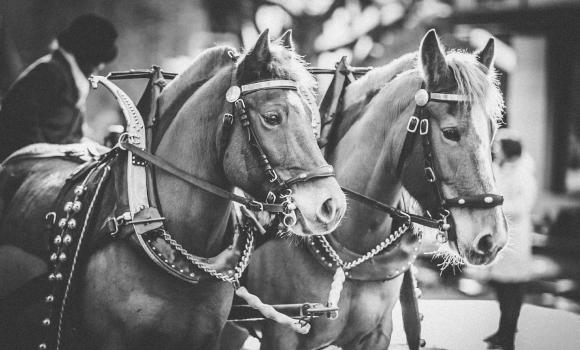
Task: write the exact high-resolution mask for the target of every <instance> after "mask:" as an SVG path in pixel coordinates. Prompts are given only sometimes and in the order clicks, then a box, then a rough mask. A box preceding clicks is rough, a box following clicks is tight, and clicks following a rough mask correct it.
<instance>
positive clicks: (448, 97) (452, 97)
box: [429, 92, 469, 102]
mask: <svg viewBox="0 0 580 350" xmlns="http://www.w3.org/2000/svg"><path fill="white" fill-rule="evenodd" d="M429 95H430V97H431V100H436V101H451V102H467V101H469V97H468V96H466V95H457V94H441V93H438V92H432V93H430V94H429Z"/></svg>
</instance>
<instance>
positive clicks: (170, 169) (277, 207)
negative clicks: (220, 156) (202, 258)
mask: <svg viewBox="0 0 580 350" xmlns="http://www.w3.org/2000/svg"><path fill="white" fill-rule="evenodd" d="M122 147H123V148H125V149H127V150H128V151H130V152H132V153H133V154H135V155H137V156H138V157H140V158H142V159H144V160H146V161H147V162H149V163H151V164H152V165H155V166H156V167H158V168H160V169H162V170H164V171H166V172H167V173H169V174H171V175H173V176H175V177H177V178H179V179H181V180H183V181H185V182H187V183H189V184H191V185H194V186H196V187H199V188H201V189H202V190H204V191H207V192H209V193H213V194H215V195H216V196H218V197H221V198H225V199H228V200H231V201H234V202H237V203H240V204H242V205H245V206H247V207H248V208H250V209H251V210H254V211H269V212H272V213H284V212H285V211H286V208H285V207H284V206H283V205H281V204H269V203H262V202H258V201H255V200H252V199H249V198H246V197H242V196H238V195H237V194H234V193H231V192H229V191H226V190H224V189H223V188H221V187H219V186H217V185H214V184H212V183H210V182H208V181H205V180H202V179H199V178H197V177H195V176H193V175H191V174H189V173H187V172H186V171H184V170H181V169H179V168H177V167H176V166H174V165H173V164H171V163H169V162H167V161H165V160H164V159H162V158H160V157H158V156H156V155H154V154H151V153H148V152H146V151H144V150H142V149H140V148H138V147H135V146H134V145H132V144H130V143H127V142H125V143H123V144H122Z"/></svg>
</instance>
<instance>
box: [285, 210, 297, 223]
mask: <svg viewBox="0 0 580 350" xmlns="http://www.w3.org/2000/svg"><path fill="white" fill-rule="evenodd" d="M282 222H283V223H284V226H286V227H292V226H294V225H296V222H297V219H296V214H295V213H294V212H293V211H292V212H291V213H289V214H284V218H283V219H282Z"/></svg>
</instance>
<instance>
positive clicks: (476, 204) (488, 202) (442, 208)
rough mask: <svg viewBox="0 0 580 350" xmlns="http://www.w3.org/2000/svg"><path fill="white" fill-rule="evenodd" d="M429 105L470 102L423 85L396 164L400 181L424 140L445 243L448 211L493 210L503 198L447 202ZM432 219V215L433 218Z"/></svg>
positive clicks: (488, 196) (464, 198) (427, 171)
mask: <svg viewBox="0 0 580 350" xmlns="http://www.w3.org/2000/svg"><path fill="white" fill-rule="evenodd" d="M429 101H437V102H446V103H457V102H468V101H469V98H468V96H465V95H458V94H443V93H436V92H428V91H427V90H426V89H425V83H424V82H423V83H422V84H421V89H420V90H419V91H417V93H415V104H416V107H415V111H414V113H413V115H412V116H411V118H409V122H408V123H407V135H406V137H405V141H404V143H403V149H402V151H401V155H400V156H399V162H398V164H397V176H398V177H399V178H400V177H401V174H402V171H403V166H404V165H405V162H406V160H407V158H408V156H409V155H410V154H411V152H412V150H413V146H414V145H415V138H416V136H417V134H419V136H420V137H421V140H422V144H423V158H424V162H425V166H424V169H425V180H426V181H427V182H428V183H429V184H431V187H432V188H433V192H434V193H435V197H436V200H437V205H438V207H436V208H435V210H434V213H432V214H433V215H435V216H437V215H438V216H439V220H440V221H441V225H440V228H441V229H440V232H439V234H438V239H439V240H440V241H441V242H442V243H444V242H446V241H447V240H448V239H449V237H448V234H449V229H450V228H451V226H450V225H449V224H448V222H447V220H448V218H450V216H451V212H450V211H449V209H451V208H493V207H496V206H499V205H502V204H503V196H501V195H498V194H492V193H483V194H475V195H468V196H460V197H455V198H445V196H444V195H443V191H442V184H441V181H440V180H439V178H438V176H437V174H436V172H435V167H434V164H433V147H432V146H431V141H430V138H429V134H430V127H429V119H430V117H431V116H430V115H429V113H428V112H427V108H426V106H427V104H428V103H429ZM430 216H431V214H430ZM451 239H452V240H454V241H456V240H457V237H455V235H453V237H451Z"/></svg>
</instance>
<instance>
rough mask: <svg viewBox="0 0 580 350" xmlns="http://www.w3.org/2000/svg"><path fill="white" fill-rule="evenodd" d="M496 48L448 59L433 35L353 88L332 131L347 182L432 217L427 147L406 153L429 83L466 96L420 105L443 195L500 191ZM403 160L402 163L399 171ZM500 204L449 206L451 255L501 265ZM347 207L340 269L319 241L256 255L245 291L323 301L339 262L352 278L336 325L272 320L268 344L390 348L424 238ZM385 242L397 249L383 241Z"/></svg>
mask: <svg viewBox="0 0 580 350" xmlns="http://www.w3.org/2000/svg"><path fill="white" fill-rule="evenodd" d="M493 52H494V48H493V40H490V42H489V43H488V45H487V47H486V48H485V49H484V50H483V51H482V52H480V53H478V54H476V55H474V54H467V53H461V52H449V53H447V54H445V53H444V52H443V51H442V50H441V48H440V44H439V40H438V38H437V36H436V34H435V32H434V31H430V32H429V33H428V34H427V35H426V36H425V37H424V39H423V41H422V43H421V46H420V49H419V53H418V54H408V55H405V56H403V57H401V58H400V59H398V60H396V61H394V62H393V63H391V64H389V65H387V66H385V67H381V68H378V69H375V70H373V71H371V72H369V73H367V75H366V76H364V77H363V78H361V79H359V80H358V81H356V82H354V83H352V84H350V85H349V86H348V87H347V90H346V92H345V96H344V100H343V102H344V103H343V107H342V110H340V111H339V113H341V114H342V118H341V120H342V121H341V124H340V125H339V126H338V129H337V132H336V134H335V136H336V137H337V140H339V141H338V143H337V144H336V147H334V149H333V150H332V152H331V153H330V154H328V155H327V156H328V159H329V160H330V162H331V164H333V165H334V166H335V168H336V176H337V179H338V180H339V183H341V185H342V186H345V187H347V188H350V189H353V190H355V191H357V192H359V193H362V194H364V195H366V196H368V197H371V198H374V199H376V200H379V201H381V202H383V203H386V204H389V205H392V206H394V205H396V204H397V203H398V202H399V200H400V198H401V191H402V190H403V188H404V189H405V190H407V191H408V192H409V193H410V194H411V195H412V196H413V197H414V198H415V199H416V200H417V201H418V202H419V204H421V206H422V207H423V208H425V209H429V210H431V212H432V213H435V211H434V210H435V207H436V206H437V205H438V204H439V203H438V200H437V197H436V195H435V193H434V191H433V187H432V183H429V182H427V181H425V177H424V176H425V175H424V174H425V170H424V168H425V151H424V149H423V147H421V142H418V141H417V139H415V144H414V145H413V149H412V151H411V153H410V154H408V155H406V158H403V157H405V156H404V155H401V154H402V152H403V144H404V140H405V135H406V134H407V133H408V132H407V128H408V121H409V118H410V117H411V116H412V115H416V114H414V110H415V111H417V110H418V107H417V106H419V102H418V100H416V99H415V98H414V96H415V95H416V93H417V91H419V90H420V89H421V88H422V87H423V88H424V89H426V90H427V91H430V92H439V93H440V92H445V93H447V94H455V95H453V96H466V97H467V98H466V100H467V102H465V103H463V102H449V101H448V100H444V101H437V100H435V98H434V96H435V95H436V94H432V97H433V100H431V101H428V102H427V101H423V102H427V104H426V105H425V106H424V107H422V108H425V113H426V115H428V116H429V117H428V120H429V125H428V126H429V128H430V130H429V132H425V133H424V134H425V135H426V136H424V137H428V138H429V141H430V145H431V153H432V157H433V167H434V169H433V170H434V173H435V174H436V176H437V179H438V181H439V183H440V188H441V191H442V195H443V196H444V197H443V198H452V197H456V198H457V197H458V196H464V197H465V198H479V197H477V196H474V195H475V194H481V193H494V192H495V191H496V186H495V183H494V177H493V173H492V167H491V156H490V155H491V148H490V147H491V140H492V137H493V135H494V132H495V130H496V122H497V121H498V118H499V117H500V115H501V111H502V106H503V100H502V96H501V94H500V92H499V90H498V88H497V85H496V80H495V75H494V72H493V68H492V67H491V64H492V61H493V55H494V53H493ZM447 96H449V95H447ZM440 98H442V99H443V98H449V97H445V96H441V97H440ZM417 126H418V125H417ZM411 129H412V127H411ZM423 131H425V130H424V129H423ZM417 132H418V131H417ZM400 158H403V160H404V163H403V166H402V171H401V174H398V173H397V165H398V162H399V159H400ZM498 197H499V196H498ZM489 198H491V196H490V197H489ZM498 203H499V201H498V202H496V203H495V204H496V205H493V206H491V207H486V206H485V205H482V206H477V207H457V206H453V207H451V208H449V211H450V212H451V217H452V218H453V220H452V222H451V223H452V227H451V231H450V238H451V239H450V243H451V246H452V247H453V250H454V251H455V252H454V254H455V257H454V258H450V259H451V260H460V261H466V262H468V263H471V264H476V265H479V264H487V263H490V262H491V261H492V260H493V259H494V258H495V256H496V254H497V253H498V251H499V250H500V249H501V248H502V247H503V246H504V245H505V243H506V240H507V224H506V220H505V218H504V215H503V213H502V210H501V207H499V206H498V205H497V204H498ZM480 204H481V203H480ZM349 207H350V210H349V213H348V215H347V217H346V219H345V220H344V221H343V223H342V224H341V226H340V227H339V228H338V229H337V230H336V231H334V232H333V233H332V234H331V235H329V236H325V237H328V238H327V242H329V243H330V246H331V247H333V250H334V251H335V252H337V254H338V258H340V259H341V260H342V261H341V262H339V261H338V259H336V258H334V257H332V254H329V251H326V252H325V250H327V246H325V245H324V244H319V243H318V242H319V239H318V238H312V239H309V240H308V241H307V243H306V244H304V245H302V246H291V245H289V244H288V243H287V242H284V241H281V240H272V241H269V242H267V243H266V244H264V245H263V246H262V247H260V248H259V249H258V250H257V251H256V252H255V254H254V255H253V257H252V262H251V264H250V267H249V270H248V282H247V283H248V286H249V289H250V290H251V291H254V292H256V293H257V294H258V295H259V296H260V297H261V298H262V299H263V300H265V301H267V302H270V303H278V304H280V303H299V302H304V301H309V302H324V301H325V300H326V299H327V298H328V293H329V289H330V284H331V283H332V281H333V273H334V270H335V269H336V268H337V265H338V266H340V265H342V267H343V268H344V269H345V270H346V274H347V276H346V277H347V280H346V282H345V283H344V289H343V290H342V294H341V298H340V302H339V307H340V311H339V314H338V317H337V319H335V320H328V319H326V318H318V319H315V320H313V321H312V329H311V331H310V333H309V334H308V335H297V334H292V333H291V332H288V331H287V330H286V329H283V328H281V327H278V326H277V325H275V324H272V323H270V322H266V323H265V324H264V327H263V329H262V335H263V338H262V349H268V350H273V349H277V350H281V349H322V348H324V347H326V346H328V345H331V344H333V345H336V346H339V347H341V348H343V349H367V350H371V349H372V350H376V349H387V348H388V346H389V343H390V338H391V331H392V317H391V314H392V310H393V306H394V305H395V303H396V301H397V299H398V297H399V290H400V288H401V283H402V280H403V275H402V272H404V271H405V270H406V269H408V268H409V266H410V265H411V263H412V261H414V259H415V257H416V256H417V253H418V248H419V244H420V241H421V234H420V232H418V227H417V226H418V225H415V230H413V229H412V228H409V229H408V230H407V231H406V232H404V231H403V232H404V233H403V234H402V237H401V238H398V236H394V237H393V235H398V234H399V233H400V229H398V230H397V232H395V231H394V228H393V227H395V228H397V227H400V226H399V225H400V223H395V226H393V219H392V218H391V217H390V216H386V215H385V213H384V212H382V211H378V210H372V209H370V208H369V207H368V206H366V205H363V204H361V203H359V202H357V201H355V200H351V201H350V202H349ZM453 235H455V237H453ZM384 242H390V243H388V244H385V246H386V247H385V246H382V245H380V244H381V243H384ZM449 251H451V248H449ZM365 258H368V260H366V261H364V262H361V263H360V264H359V265H356V264H357V260H358V259H363V260H364V259H365ZM351 263H352V264H351ZM349 265H351V266H349ZM353 265H356V266H353Z"/></svg>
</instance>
